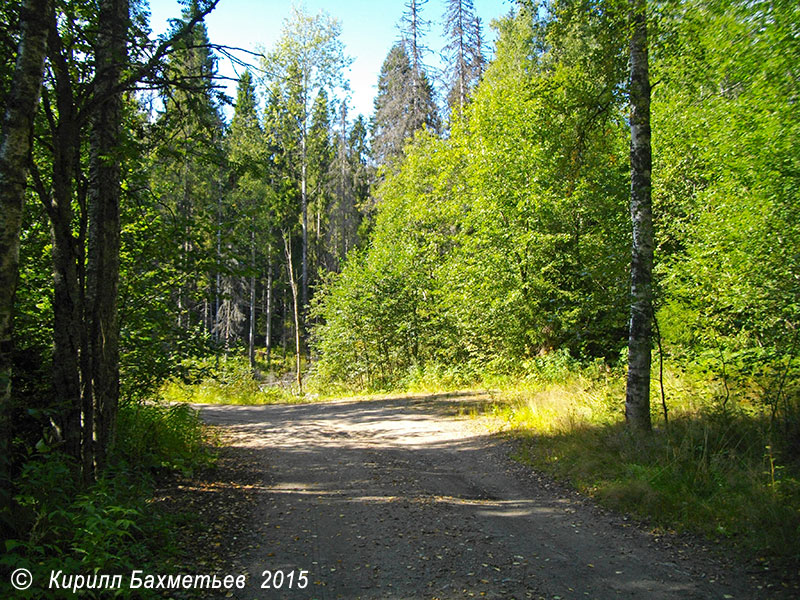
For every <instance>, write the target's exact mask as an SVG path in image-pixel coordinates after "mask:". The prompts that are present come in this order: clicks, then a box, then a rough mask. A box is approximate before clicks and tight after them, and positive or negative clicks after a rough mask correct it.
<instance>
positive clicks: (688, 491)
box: [488, 365, 800, 559]
mask: <svg viewBox="0 0 800 600" xmlns="http://www.w3.org/2000/svg"><path fill="white" fill-rule="evenodd" d="M664 384H665V392H666V397H667V403H668V408H669V421H668V424H667V422H665V420H664V416H663V414H662V413H661V399H660V398H659V397H657V395H656V393H657V392H658V385H657V382H656V385H654V386H653V388H654V396H653V398H652V402H651V406H652V407H653V414H652V416H653V420H654V424H655V427H654V431H653V433H652V435H649V436H641V435H635V434H632V433H631V432H630V431H629V430H628V429H627V428H626V427H625V424H624V414H623V399H624V380H623V377H622V374H621V373H619V372H614V371H611V370H607V369H603V368H600V367H599V366H598V365H593V366H590V367H588V368H586V367H584V368H577V369H576V368H575V367H574V365H573V366H572V367H570V368H569V369H568V370H566V371H562V372H557V373H549V374H548V373H544V374H543V375H537V373H536V372H535V369H534V371H533V372H532V373H531V374H530V375H529V376H528V377H527V378H524V379H522V380H521V381H520V380H518V381H517V382H515V383H512V382H505V385H504V386H503V387H502V388H501V389H500V391H499V392H497V393H496V402H495V403H494V404H493V405H492V407H491V409H490V410H489V413H488V414H489V416H490V417H491V418H492V421H493V422H494V423H495V425H499V426H501V427H502V428H503V429H505V430H507V431H508V432H510V433H511V435H513V436H514V437H516V438H517V439H518V440H520V445H519V458H520V459H521V460H523V461H525V462H528V463H530V464H532V465H534V466H536V467H537V468H540V469H542V470H544V471H547V472H549V473H551V474H553V475H554V476H556V477H557V478H560V479H563V480H566V481H569V482H570V483H572V484H573V485H574V486H576V487H577V488H578V489H579V490H581V491H583V492H585V493H588V494H590V495H591V496H594V497H595V498H597V499H598V500H599V501H600V502H601V503H603V504H605V505H607V506H609V507H612V508H614V509H617V510H621V511H624V512H627V513H631V514H634V515H636V516H638V517H640V518H643V519H645V520H647V521H648V522H650V523H652V524H653V526H655V527H657V528H662V529H669V530H692V531H696V532H701V533H703V534H706V535H709V536H711V537H717V538H720V537H721V538H726V539H728V540H730V541H732V542H733V543H735V544H737V545H740V546H742V547H743V548H747V549H749V550H750V551H752V552H755V553H757V554H760V555H764V556H773V557H783V558H793V559H797V558H800V472H799V471H798V468H797V462H796V460H797V457H796V456H793V455H792V451H791V448H790V445H789V444H787V443H786V440H784V439H782V438H781V434H780V431H779V430H777V429H776V428H775V426H774V422H773V420H772V419H771V418H770V415H769V414H768V413H769V411H768V410H766V409H765V408H763V407H761V406H759V405H758V404H757V403H750V402H747V401H745V400H741V401H738V400H737V401H732V400H731V399H730V398H726V401H725V403H724V405H723V404H721V403H720V402H717V399H718V393H717V392H718V390H716V384H714V383H713V382H710V381H708V380H706V379H704V378H703V377H702V376H699V375H691V374H687V373H680V372H678V371H677V370H668V372H667V373H666V374H665V381H664Z"/></svg>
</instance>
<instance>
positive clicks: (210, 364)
mask: <svg viewBox="0 0 800 600" xmlns="http://www.w3.org/2000/svg"><path fill="white" fill-rule="evenodd" d="M272 366H273V368H275V369H276V371H275V373H277V376H276V375H275V374H273V373H270V374H269V375H263V373H266V372H267V371H268V369H267V366H266V365H265V364H264V363H261V362H257V366H256V373H255V374H254V373H253V370H252V369H251V368H250V364H249V362H248V360H247V358H246V357H243V356H228V357H219V358H211V359H207V360H205V361H202V362H200V361H198V364H197V365H195V368H194V369H193V370H194V371H195V372H196V373H197V374H198V375H197V377H195V378H193V379H191V380H189V381H183V380H171V381H168V382H167V383H165V384H164V385H162V386H161V389H160V390H159V396H160V397H161V398H163V399H164V400H165V401H167V402H193V403H198V404H291V403H297V402H304V401H306V398H305V397H304V396H303V395H301V394H299V392H298V390H297V389H296V388H295V387H294V385H293V384H294V379H293V377H292V375H291V374H287V372H286V371H285V369H284V367H286V362H285V361H283V362H281V361H278V362H277V363H276V362H275V361H272Z"/></svg>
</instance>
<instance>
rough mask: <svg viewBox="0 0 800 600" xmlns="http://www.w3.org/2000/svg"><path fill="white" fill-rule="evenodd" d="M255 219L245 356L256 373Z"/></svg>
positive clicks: (251, 237) (251, 228)
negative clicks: (247, 336) (248, 326)
mask: <svg viewBox="0 0 800 600" xmlns="http://www.w3.org/2000/svg"><path fill="white" fill-rule="evenodd" d="M255 227H256V225H255V218H254V219H253V220H252V223H251V227H250V269H251V273H250V329H249V331H248V333H249V338H248V348H247V356H248V358H249V359H250V370H251V371H252V372H253V373H255V371H256V230H255Z"/></svg>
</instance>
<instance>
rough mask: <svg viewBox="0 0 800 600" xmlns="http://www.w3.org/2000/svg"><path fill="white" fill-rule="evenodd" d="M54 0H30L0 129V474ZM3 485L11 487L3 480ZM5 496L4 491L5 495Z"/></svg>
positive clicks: (3, 468) (3, 463) (8, 429)
mask: <svg viewBox="0 0 800 600" xmlns="http://www.w3.org/2000/svg"><path fill="white" fill-rule="evenodd" d="M51 11H52V5H51V2H50V0H27V1H26V2H25V4H24V5H23V8H22V15H21V30H22V31H21V36H20V42H19V48H18V50H17V61H16V66H15V69H14V74H13V76H12V81H11V89H10V91H9V94H8V96H7V97H6V99H5V105H4V106H3V107H2V108H3V110H4V114H3V122H2V132H1V133H0V135H2V137H1V138H0V478H3V479H5V475H6V466H7V463H6V461H7V459H8V448H9V442H10V439H11V424H10V415H9V403H10V401H11V372H12V358H11V348H12V337H11V334H12V325H13V319H14V315H13V309H14V296H15V293H16V289H17V279H18V274H19V240H20V228H21V226H22V209H23V203H24V200H25V188H26V180H27V176H28V155H29V153H30V150H31V130H32V127H33V118H34V115H35V114H36V107H37V105H38V104H39V92H40V90H41V85H42V74H43V69H44V59H45V53H46V50H47V29H48V16H49V14H50V13H51ZM3 489H4V490H5V489H6V486H5V482H3ZM4 497H5V496H3V498H4Z"/></svg>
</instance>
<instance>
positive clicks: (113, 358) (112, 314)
mask: <svg viewBox="0 0 800 600" xmlns="http://www.w3.org/2000/svg"><path fill="white" fill-rule="evenodd" d="M128 19H129V8H128V0H101V2H100V7H99V27H98V34H97V40H96V42H95V61H96V69H97V73H96V75H95V82H96V83H95V94H96V97H97V98H98V100H99V103H98V106H97V109H96V112H95V114H94V118H93V121H92V130H91V137H90V158H89V161H90V162H89V165H90V166H89V203H88V211H89V240H88V243H89V248H88V255H87V258H88V260H87V268H86V325H87V327H88V329H89V336H90V340H89V344H90V362H91V372H90V373H89V374H84V378H85V379H88V378H89V377H91V381H92V393H93V396H94V408H95V435H96V441H97V445H96V448H95V451H96V453H95V458H96V463H97V467H98V468H103V467H104V466H105V464H106V462H107V459H108V454H109V452H110V451H111V449H112V447H113V445H114V438H115V435H116V421H117V411H118V406H119V318H118V313H117V295H118V289H119V251H120V215H119V213H120V209H119V203H120V194H121V178H122V174H121V169H120V160H121V157H120V156H119V145H120V139H121V123H122V93H121V92H120V91H118V89H117V84H118V83H119V80H120V77H121V74H122V68H123V66H124V65H125V64H126V62H127V43H126V42H127V31H128ZM87 375H88V377H87Z"/></svg>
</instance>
